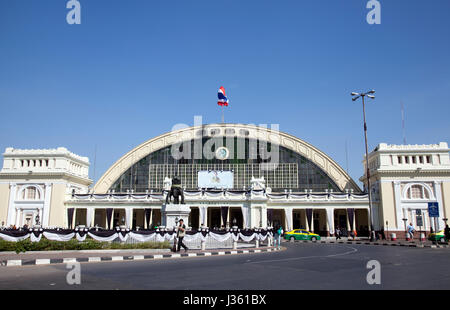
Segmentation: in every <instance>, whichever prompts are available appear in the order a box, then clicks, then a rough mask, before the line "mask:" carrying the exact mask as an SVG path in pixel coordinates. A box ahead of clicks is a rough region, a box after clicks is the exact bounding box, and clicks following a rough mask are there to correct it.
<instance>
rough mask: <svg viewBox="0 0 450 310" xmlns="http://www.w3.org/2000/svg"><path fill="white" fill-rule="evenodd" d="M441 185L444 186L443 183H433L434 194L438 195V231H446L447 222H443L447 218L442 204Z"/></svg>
mask: <svg viewBox="0 0 450 310" xmlns="http://www.w3.org/2000/svg"><path fill="white" fill-rule="evenodd" d="M441 184H442V181H434V182H433V186H434V192H435V193H436V200H437V202H438V204H439V220H438V226H439V227H438V229H437V230H441V229H444V227H445V222H444V221H443V220H442V219H443V218H445V215H444V204H443V202H442V189H441Z"/></svg>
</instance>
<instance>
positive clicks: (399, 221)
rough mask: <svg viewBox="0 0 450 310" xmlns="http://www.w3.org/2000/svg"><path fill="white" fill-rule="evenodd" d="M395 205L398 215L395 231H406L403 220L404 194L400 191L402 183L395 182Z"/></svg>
mask: <svg viewBox="0 0 450 310" xmlns="http://www.w3.org/2000/svg"><path fill="white" fill-rule="evenodd" d="M394 199H395V201H394V205H395V212H396V213H397V227H395V230H404V227H403V226H404V225H403V221H402V219H403V218H404V216H403V209H402V203H401V199H402V193H401V189H400V182H399V181H394Z"/></svg>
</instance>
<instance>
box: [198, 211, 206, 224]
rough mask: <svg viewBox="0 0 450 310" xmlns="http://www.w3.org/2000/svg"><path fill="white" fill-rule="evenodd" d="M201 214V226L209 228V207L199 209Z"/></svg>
mask: <svg viewBox="0 0 450 310" xmlns="http://www.w3.org/2000/svg"><path fill="white" fill-rule="evenodd" d="M198 210H199V213H200V226H202V225H203V226H208V207H203V206H200V207H198Z"/></svg>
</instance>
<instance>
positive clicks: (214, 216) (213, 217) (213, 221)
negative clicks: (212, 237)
mask: <svg viewBox="0 0 450 310" xmlns="http://www.w3.org/2000/svg"><path fill="white" fill-rule="evenodd" d="M220 217H221V215H220V208H215V207H214V208H208V227H209V228H210V229H219V228H220Z"/></svg>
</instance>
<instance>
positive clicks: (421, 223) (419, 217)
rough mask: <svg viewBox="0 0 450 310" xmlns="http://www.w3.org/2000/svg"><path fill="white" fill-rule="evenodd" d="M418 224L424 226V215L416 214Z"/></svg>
mask: <svg viewBox="0 0 450 310" xmlns="http://www.w3.org/2000/svg"><path fill="white" fill-rule="evenodd" d="M416 225H417V226H419V227H421V226H423V219H422V215H416Z"/></svg>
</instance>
